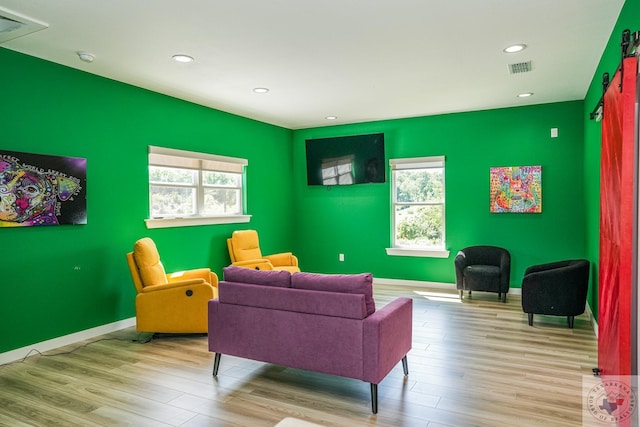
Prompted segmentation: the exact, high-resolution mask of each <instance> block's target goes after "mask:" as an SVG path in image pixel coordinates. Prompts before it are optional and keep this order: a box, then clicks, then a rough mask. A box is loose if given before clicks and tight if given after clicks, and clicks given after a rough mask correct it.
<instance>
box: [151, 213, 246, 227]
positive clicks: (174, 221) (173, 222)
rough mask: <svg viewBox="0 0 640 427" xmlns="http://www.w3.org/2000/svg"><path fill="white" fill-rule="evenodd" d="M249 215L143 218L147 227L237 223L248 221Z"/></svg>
mask: <svg viewBox="0 0 640 427" xmlns="http://www.w3.org/2000/svg"><path fill="white" fill-rule="evenodd" d="M250 219H251V215H224V216H222V215H221V216H208V217H190V218H158V219H145V220H144V222H145V224H146V225H147V228H170V227H189V226H193V225H216V224H238V223H243V222H249V220H250Z"/></svg>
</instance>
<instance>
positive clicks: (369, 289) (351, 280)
mask: <svg viewBox="0 0 640 427" xmlns="http://www.w3.org/2000/svg"><path fill="white" fill-rule="evenodd" d="M291 287H292V288H294V289H308V290H314V291H326V292H339V293H346V294H357V295H364V301H365V305H366V307H367V316H370V315H372V314H373V313H374V312H375V311H376V303H375V301H374V300H373V276H372V275H371V273H361V274H318V273H305V272H301V273H295V274H294V275H292V276H291Z"/></svg>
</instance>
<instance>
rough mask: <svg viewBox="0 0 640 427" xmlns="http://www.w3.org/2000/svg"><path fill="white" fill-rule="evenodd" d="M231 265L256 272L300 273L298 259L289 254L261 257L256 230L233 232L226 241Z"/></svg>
mask: <svg viewBox="0 0 640 427" xmlns="http://www.w3.org/2000/svg"><path fill="white" fill-rule="evenodd" d="M227 246H228V247H229V257H230V258H231V264H233V265H235V266H237V267H247V268H253V269H257V270H287V271H289V272H290V273H296V272H298V271H300V267H298V258H297V257H296V256H295V255H293V254H292V253H291V252H283V253H279V254H273V255H262V252H261V251H260V242H259V240H258V232H257V231H256V230H238V231H234V232H233V234H232V235H231V238H229V239H227Z"/></svg>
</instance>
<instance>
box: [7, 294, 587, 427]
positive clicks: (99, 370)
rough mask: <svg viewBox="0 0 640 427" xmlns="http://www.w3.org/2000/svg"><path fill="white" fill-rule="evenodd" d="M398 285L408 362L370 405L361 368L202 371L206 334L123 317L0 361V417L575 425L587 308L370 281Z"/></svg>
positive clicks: (11, 421)
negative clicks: (107, 327)
mask: <svg viewBox="0 0 640 427" xmlns="http://www.w3.org/2000/svg"><path fill="white" fill-rule="evenodd" d="M397 296H410V297H412V298H413V299H414V330H413V349H412V350H411V352H410V353H409V355H408V362H409V376H408V377H407V378H405V377H404V376H403V374H402V366H401V364H400V365H399V366H397V367H396V368H395V369H394V370H393V371H392V372H391V373H390V374H389V375H388V376H387V377H386V378H385V379H384V381H383V382H382V383H380V386H379V412H378V414H377V415H373V414H372V413H371V406H370V400H369V398H370V395H369V392H370V390H369V385H368V384H367V383H364V382H362V381H358V380H353V379H346V378H340V377H334V376H330V375H322V374H316V373H312V372H306V371H300V370H295V369H288V368H283V367H280V366H274V365H269V364H264V363H258V362H254V361H249V360H244V359H239V358H234V357H230V356H223V358H222V362H221V365H220V372H219V374H218V378H217V379H214V378H213V377H212V375H211V368H212V362H213V354H211V353H209V352H208V351H207V338H206V336H203V335H199V336H160V337H156V338H155V339H153V340H152V341H150V342H148V343H146V344H142V343H140V342H138V340H143V339H145V338H147V337H148V335H139V334H137V333H136V332H135V330H134V329H132V328H131V329H125V330H122V331H119V332H116V333H112V334H108V335H105V336H103V337H100V338H97V339H92V340H89V341H86V342H83V343H78V344H77V345H74V346H68V347H64V348H61V349H58V350H54V351H51V352H49V353H45V354H48V355H51V356H40V355H36V356H32V357H29V358H27V359H26V360H25V361H24V362H17V363H13V364H10V365H5V366H1V367H0V425H7V426H11V427H16V426H25V425H29V426H34V425H38V426H52V425H60V426H90V425H100V426H116V425H130V426H136V427H137V426H165V425H168V426H188V427H194V426H252V427H253V426H258V427H259V426H274V425H275V424H277V423H278V422H279V421H280V420H282V419H284V418H285V417H294V418H298V419H303V420H305V421H308V422H313V423H317V424H320V425H324V426H349V427H350V426H370V425H375V426H393V427H398V426H407V427H413V426H422V427H426V426H428V427H442V426H464V427H468V426H490V427H499V426H509V427H514V426H553V427H562V426H581V425H583V423H582V419H583V411H582V404H583V400H584V399H583V397H582V396H583V392H582V387H583V385H582V381H583V378H584V376H590V375H591V369H592V368H594V367H596V366H597V360H596V357H597V343H596V338H595V336H594V333H593V330H592V327H591V325H590V323H589V321H588V319H587V317H586V315H582V316H579V317H577V318H576V321H575V328H574V329H573V330H571V329H568V328H567V326H566V318H560V317H551V316H549V317H547V316H536V317H535V320H534V326H533V327H530V326H528V324H527V320H526V315H525V314H524V313H523V312H522V309H521V307H520V298H519V297H518V296H514V295H510V296H509V299H508V301H507V303H506V304H503V303H501V302H499V301H498V297H497V295H496V294H488V293H480V292H478V293H475V292H474V294H473V298H472V299H468V298H465V300H464V302H462V303H461V302H460V301H459V299H458V294H457V293H456V292H455V291H451V292H448V291H442V290H427V289H424V288H403V287H395V286H394V287H391V286H376V288H375V299H376V303H377V305H378V307H380V306H382V305H384V304H386V303H387V302H388V301H389V300H391V299H393V298H395V297H397ZM94 341H95V342H94ZM61 352H70V353H68V354H60V355H55V356H53V354H56V353H61Z"/></svg>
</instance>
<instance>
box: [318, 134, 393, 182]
mask: <svg viewBox="0 0 640 427" xmlns="http://www.w3.org/2000/svg"><path fill="white" fill-rule="evenodd" d="M306 149H307V184H308V185H351V184H368V183H381V182H385V180H386V174H385V170H386V168H385V163H384V134H383V133H374V134H369V135H354V136H338V137H332V138H317V139H307V140H306Z"/></svg>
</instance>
